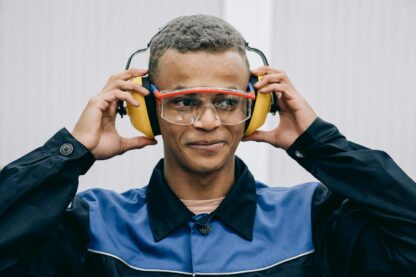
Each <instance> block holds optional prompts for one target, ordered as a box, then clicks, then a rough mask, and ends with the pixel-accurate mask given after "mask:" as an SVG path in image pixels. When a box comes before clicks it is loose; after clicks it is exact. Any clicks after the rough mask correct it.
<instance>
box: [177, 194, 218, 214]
mask: <svg viewBox="0 0 416 277" xmlns="http://www.w3.org/2000/svg"><path fill="white" fill-rule="evenodd" d="M223 199H224V197H221V198H216V199H208V200H184V199H181V201H182V203H183V204H184V205H185V206H186V207H187V208H188V210H190V211H191V212H193V213H194V214H205V213H206V214H209V213H211V212H213V211H214V210H215V209H216V208H218V206H219V205H220V204H221V202H222V200H223Z"/></svg>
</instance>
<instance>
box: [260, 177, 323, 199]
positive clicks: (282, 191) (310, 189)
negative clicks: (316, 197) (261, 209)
mask: <svg viewBox="0 0 416 277" xmlns="http://www.w3.org/2000/svg"><path fill="white" fill-rule="evenodd" d="M319 186H320V183H318V182H308V183H303V184H300V185H296V186H293V187H270V186H268V185H266V184H264V183H262V182H259V181H256V194H257V202H258V203H259V202H260V203H264V204H267V203H275V204H276V203H280V204H289V203H288V202H290V203H292V204H295V205H296V204H299V202H302V203H304V202H305V201H312V198H313V194H314V193H315V190H316V188H317V187H319ZM288 200H290V201H288Z"/></svg>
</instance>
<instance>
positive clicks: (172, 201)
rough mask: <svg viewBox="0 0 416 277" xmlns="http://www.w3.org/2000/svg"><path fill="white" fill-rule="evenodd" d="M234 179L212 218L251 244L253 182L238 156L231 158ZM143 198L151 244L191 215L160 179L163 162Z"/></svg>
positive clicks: (254, 202) (253, 206)
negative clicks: (151, 239)
mask: <svg viewBox="0 0 416 277" xmlns="http://www.w3.org/2000/svg"><path fill="white" fill-rule="evenodd" d="M235 176H236V178H235V183H234V184H233V186H232V187H231V189H230V191H229V192H228V193H227V195H226V196H225V198H224V200H223V201H222V202H221V204H220V206H219V207H218V208H217V209H216V210H215V211H214V212H213V217H214V218H217V219H218V220H220V221H221V222H222V223H223V224H224V225H226V226H227V227H229V228H230V229H231V230H232V231H233V232H235V233H237V234H239V235H240V236H241V237H243V238H244V239H246V240H250V241H251V240H252V239H253V226H254V218H255V214H256V182H255V180H254V178H253V176H252V175H251V173H250V171H249V170H248V168H247V166H246V165H245V164H244V162H243V161H242V160H240V159H239V158H238V157H236V158H235ZM146 199H147V210H148V214H149V221H150V226H151V229H152V233H153V238H154V240H155V241H160V240H162V239H163V238H165V237H166V236H167V235H168V234H169V233H170V232H172V231H173V230H174V229H175V228H177V227H179V226H180V225H183V224H184V223H186V222H187V221H189V220H191V219H192V217H193V216H194V214H193V213H192V212H191V211H189V210H188V209H187V208H186V207H185V205H184V204H183V203H182V201H180V199H179V198H178V197H177V196H176V195H175V193H174V192H173V191H172V190H171V189H170V187H169V185H168V184H167V183H166V180H165V178H164V176H163V159H162V160H160V161H159V162H158V164H157V165H156V167H155V168H154V170H153V174H152V176H151V178H150V182H149V185H148V187H147V190H146Z"/></svg>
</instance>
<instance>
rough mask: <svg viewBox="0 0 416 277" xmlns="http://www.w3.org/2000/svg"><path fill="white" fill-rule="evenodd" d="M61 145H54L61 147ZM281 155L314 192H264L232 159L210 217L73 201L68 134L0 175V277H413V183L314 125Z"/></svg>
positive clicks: (164, 195)
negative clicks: (226, 184) (229, 177)
mask: <svg viewBox="0 0 416 277" xmlns="http://www.w3.org/2000/svg"><path fill="white" fill-rule="evenodd" d="M64 144H65V145H66V147H64V149H63V147H62V145H64ZM287 152H288V154H289V155H290V156H291V157H292V158H294V159H295V160H296V161H297V162H298V163H299V164H300V165H301V166H303V167H304V168H305V169H306V170H308V171H309V172H311V173H312V174H313V175H314V176H315V177H316V178H317V179H318V180H320V182H321V183H306V184H302V185H298V186H295V187H291V188H273V187H272V188H271V187H268V186H266V185H265V184H262V183H260V182H257V181H255V179H254V178H253V176H252V175H251V173H250V172H249V170H248V168H247V167H246V165H245V164H244V163H243V162H242V161H241V160H240V159H238V158H236V160H235V162H236V170H235V177H236V178H235V183H234V185H233V186H232V188H231V190H230V191H229V193H228V194H227V195H226V197H225V199H224V200H223V202H222V203H221V204H220V206H219V207H218V208H217V209H216V210H215V211H214V212H212V213H211V214H201V215H194V214H193V213H192V212H190V211H189V210H188V209H187V208H186V207H185V206H184V205H183V204H182V202H181V201H180V200H179V199H178V198H177V197H176V195H175V194H174V193H173V192H172V191H171V189H170V188H169V186H168V185H167V183H166V181H165V179H164V177H163V161H160V162H159V163H158V165H156V167H155V169H154V171H153V174H152V176H151V178H150V181H149V183H148V185H147V186H146V187H144V188H142V189H132V190H129V191H127V192H125V193H122V194H118V193H115V192H112V191H107V190H103V189H92V190H88V191H85V192H82V193H79V194H77V195H76V191H77V187H78V177H79V176H80V175H81V174H84V173H86V171H87V170H88V169H89V167H90V166H91V165H92V164H93V162H94V158H93V156H92V155H91V153H89V152H88V150H87V149H85V148H84V147H83V146H82V145H81V144H80V143H79V142H77V141H76V140H75V139H74V138H73V137H72V136H71V135H70V134H69V133H68V132H67V131H66V130H65V129H63V130H61V131H59V132H58V133H57V134H55V136H53V137H52V138H51V139H50V140H49V141H48V142H47V143H46V144H45V145H44V146H43V147H40V148H38V149H36V150H34V151H33V152H31V153H29V154H28V155H26V156H24V157H22V158H20V159H19V160H17V161H15V162H13V163H11V164H10V165H8V166H7V167H5V168H4V169H3V171H1V173H0V275H2V276H3V275H4V276H189V275H196V276H199V275H210V276H226V275H233V276H247V277H248V276H410V275H412V274H413V273H414V272H416V184H415V182H414V181H412V180H411V179H410V178H409V177H408V176H407V175H406V174H405V173H404V172H403V171H402V170H401V169H400V168H399V167H398V166H397V165H396V164H395V163H394V161H393V160H392V159H391V158H390V157H389V156H388V155H387V154H386V153H384V152H381V151H375V150H370V149H367V148H365V147H363V146H360V145H357V144H355V143H352V142H349V141H347V140H346V139H345V137H343V136H342V135H341V134H340V133H339V132H338V130H337V129H336V128H335V126H333V125H331V124H329V123H326V122H324V121H323V120H321V119H317V120H316V121H315V122H314V123H313V124H312V125H311V127H309V128H308V130H307V131H306V132H305V133H303V134H302V135H301V136H300V137H299V138H298V139H297V140H296V142H295V143H294V144H293V145H292V146H291V147H290V148H289V149H288V151H287Z"/></svg>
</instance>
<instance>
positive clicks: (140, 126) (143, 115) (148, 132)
mask: <svg viewBox="0 0 416 277" xmlns="http://www.w3.org/2000/svg"><path fill="white" fill-rule="evenodd" d="M131 82H133V83H136V84H139V85H142V78H141V77H136V78H134V79H133V80H131ZM132 95H133V97H134V99H135V100H136V101H137V102H138V103H139V107H134V106H132V105H130V104H129V103H128V102H127V114H128V115H129V116H130V120H131V124H132V125H133V126H134V128H136V129H137V130H139V131H140V132H142V133H143V134H144V135H145V136H146V137H148V138H154V134H153V130H152V126H151V125H150V120H149V115H148V113H147V107H146V102H145V100H144V97H143V96H142V95H140V94H138V93H133V94H132Z"/></svg>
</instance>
